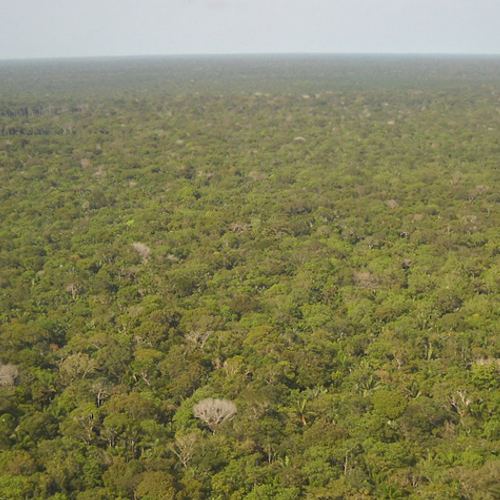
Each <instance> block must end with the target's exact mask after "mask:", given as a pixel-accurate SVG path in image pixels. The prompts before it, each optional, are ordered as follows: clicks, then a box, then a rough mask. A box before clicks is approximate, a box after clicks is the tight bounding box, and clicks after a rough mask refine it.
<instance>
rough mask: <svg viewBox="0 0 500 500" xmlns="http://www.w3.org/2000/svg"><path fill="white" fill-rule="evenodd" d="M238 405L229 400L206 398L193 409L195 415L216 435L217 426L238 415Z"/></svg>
mask: <svg viewBox="0 0 500 500" xmlns="http://www.w3.org/2000/svg"><path fill="white" fill-rule="evenodd" d="M236 412H237V408H236V405H235V404H234V403H233V402H232V401H229V400H227V399H212V398H206V399H203V400H202V401H200V402H199V403H198V404H197V405H195V406H194V407H193V414H194V416H195V417H196V418H199V419H200V420H202V421H203V422H205V423H206V424H207V425H208V427H210V430H211V431H212V432H213V433H214V434H215V429H216V428H217V426H219V425H220V424H222V422H225V421H226V420H228V419H230V418H231V417H233V416H234V415H236Z"/></svg>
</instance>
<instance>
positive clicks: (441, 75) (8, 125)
mask: <svg viewBox="0 0 500 500" xmlns="http://www.w3.org/2000/svg"><path fill="white" fill-rule="evenodd" d="M0 70H1V71H0V88H1V92H0V183H1V190H0V498H8V499H12V500H16V499H19V500H21V499H26V498H36V499H41V500H44V499H53V500H90V499H96V500H132V499H144V500H157V499H174V500H257V499H273V500H274V499H278V500H296V499H297V500H298V499H302V498H304V499H307V500H319V499H325V500H326V499H337V500H350V499H352V500H354V499H357V500H360V499H366V500H368V499H378V498H380V499H424V498H429V499H431V498H432V499H440V498H442V499H446V500H449V499H456V500H464V499H481V500H483V499H484V500H486V499H493V498H498V497H499V495H500V493H499V489H498V484H500V474H499V470H500V467H499V463H498V460H497V454H498V449H499V445H500V424H499V421H500V419H499V418H498V416H499V415H500V398H499V396H498V389H499V387H500V361H499V360H500V340H499V336H498V331H499V320H498V309H499V307H500V268H499V265H498V255H499V253H500V250H499V244H498V241H499V236H500V230H499V227H500V204H499V203H498V202H499V200H500V198H499V195H498V183H499V182H500V177H499V174H498V168H497V167H498V165H497V164H498V153H499V152H500V140H499V138H498V129H499V127H500V115H499V113H498V108H499V98H498V96H499V95H500V64H499V61H498V59H497V58H488V59H487V60H486V59H481V58H477V59H475V58H460V59H457V58H449V59H447V58H438V59H432V58H411V57H402V58H397V59H393V58H385V57H378V58H370V57H361V56H360V57H330V56H328V57H327V56H322V57H319V56H318V57H312V56H309V57H296V58H294V57H288V56H287V57H284V56H283V57H266V58H254V57H248V58H195V59H184V58H174V59H172V58H166V59H163V58H146V59H137V60H126V59H124V60H116V61H111V60H109V61H91V60H89V61H61V62H55V61H52V62H48V61H45V62H31V63H29V64H24V63H20V62H10V63H9V62H3V63H1V64H0ZM117 75H118V77H117ZM203 401H205V402H207V401H226V402H230V405H233V404H234V405H235V407H234V408H237V413H234V411H231V412H230V415H231V418H229V417H228V418H227V419H221V420H217V418H216V417H217V415H215V416H214V417H213V418H212V419H205V420H203V419H202V418H201V417H200V415H201V414H200V412H199V411H198V410H199V407H198V405H199V404H200V403H202V402H203ZM197 409H198V410H197ZM197 416H198V417H200V418H197Z"/></svg>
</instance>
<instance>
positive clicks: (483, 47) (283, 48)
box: [0, 0, 500, 59]
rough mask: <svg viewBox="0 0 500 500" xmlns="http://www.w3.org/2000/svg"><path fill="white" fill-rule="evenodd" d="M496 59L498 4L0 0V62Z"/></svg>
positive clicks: (460, 0)
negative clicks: (284, 56) (215, 57)
mask: <svg viewBox="0 0 500 500" xmlns="http://www.w3.org/2000/svg"><path fill="white" fill-rule="evenodd" d="M260 53H272V54H276V53H364V54H369V53H383V54H387V53H398V54H406V53H410V54H415V53H417V54H427V53H430V54H500V1H499V0H0V59H32V58H54V57H89V56H90V57H94V56H127V55H133V56H137V55H170V54H172V55H174V54H175V55H178V54H260Z"/></svg>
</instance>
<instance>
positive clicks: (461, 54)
mask: <svg viewBox="0 0 500 500" xmlns="http://www.w3.org/2000/svg"><path fill="white" fill-rule="evenodd" d="M275 56H358V57H359V56H361V57H387V56H400V57H500V53H496V52H495V53H493V52H239V53H238V52H220V53H215V52H214V53H196V52H192V53H175V54H174V53H173V54H121V55H85V56H79V55H75V56H35V57H12V58H0V63H3V62H35V61H70V60H89V59H94V60H95V59H139V58H198V57H200V58H202V57H203V58H204V57H206V58H210V57H228V58H229V57H275Z"/></svg>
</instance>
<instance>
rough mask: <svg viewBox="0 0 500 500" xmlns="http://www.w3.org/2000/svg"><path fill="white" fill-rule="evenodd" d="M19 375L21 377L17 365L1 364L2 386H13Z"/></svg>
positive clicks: (0, 383) (0, 379) (0, 384)
mask: <svg viewBox="0 0 500 500" xmlns="http://www.w3.org/2000/svg"><path fill="white" fill-rule="evenodd" d="M17 377H19V370H18V368H17V366H15V365H3V364H0V387H12V386H13V385H15V383H16V380H17Z"/></svg>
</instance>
